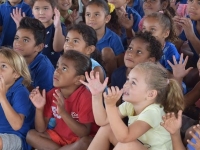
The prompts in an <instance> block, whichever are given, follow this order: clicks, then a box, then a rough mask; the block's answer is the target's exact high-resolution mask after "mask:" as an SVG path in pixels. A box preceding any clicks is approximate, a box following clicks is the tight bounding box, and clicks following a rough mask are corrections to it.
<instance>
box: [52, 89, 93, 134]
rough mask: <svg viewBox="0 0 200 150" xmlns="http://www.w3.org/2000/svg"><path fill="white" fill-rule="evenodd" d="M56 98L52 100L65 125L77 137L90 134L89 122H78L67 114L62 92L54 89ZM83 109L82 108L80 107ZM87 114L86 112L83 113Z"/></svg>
mask: <svg viewBox="0 0 200 150" xmlns="http://www.w3.org/2000/svg"><path fill="white" fill-rule="evenodd" d="M53 96H54V97H55V99H56V100H54V101H53V102H54V103H55V104H56V105H57V113H58V115H60V116H61V118H62V119H63V120H64V122H65V123H66V124H67V126H68V127H69V128H70V129H71V130H72V132H74V133H75V134H76V135H77V136H79V137H84V136H87V135H89V134H90V128H91V123H86V124H83V123H79V122H78V121H76V120H75V119H73V118H72V117H71V114H69V113H68V112H67V111H66V110H65V102H64V101H65V99H64V97H63V95H62V93H61V92H60V91H59V90H56V91H55V93H54V95H53ZM82 109H83V108H82ZM85 115H88V114H85Z"/></svg>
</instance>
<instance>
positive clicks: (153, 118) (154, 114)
mask: <svg viewBox="0 0 200 150" xmlns="http://www.w3.org/2000/svg"><path fill="white" fill-rule="evenodd" d="M149 107H150V108H148V109H146V110H144V111H143V112H141V113H140V114H139V116H138V119H137V120H140V121H144V122H146V123H148V124H149V125H150V126H151V127H152V128H155V127H157V126H159V125H160V122H161V120H162V113H161V109H162V108H160V109H157V108H152V107H151V106H149Z"/></svg>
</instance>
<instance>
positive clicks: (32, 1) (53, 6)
mask: <svg viewBox="0 0 200 150" xmlns="http://www.w3.org/2000/svg"><path fill="white" fill-rule="evenodd" d="M36 1H46V2H48V3H50V5H51V7H52V9H53V10H54V8H56V6H57V1H56V0H31V7H32V8H33V6H34V4H35V2H36Z"/></svg>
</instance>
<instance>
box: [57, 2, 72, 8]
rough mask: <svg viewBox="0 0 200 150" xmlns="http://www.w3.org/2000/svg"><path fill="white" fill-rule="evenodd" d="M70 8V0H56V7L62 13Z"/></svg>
mask: <svg viewBox="0 0 200 150" xmlns="http://www.w3.org/2000/svg"><path fill="white" fill-rule="evenodd" d="M71 6H72V0H58V7H59V9H60V10H62V11H68V10H69V9H70V7H71Z"/></svg>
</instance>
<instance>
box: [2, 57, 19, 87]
mask: <svg viewBox="0 0 200 150" xmlns="http://www.w3.org/2000/svg"><path fill="white" fill-rule="evenodd" d="M0 77H2V78H3V79H4V82H5V85H6V88H7V89H8V88H9V87H11V86H12V85H13V84H14V83H15V80H16V79H17V78H19V75H18V74H17V73H16V72H15V71H14V69H13V68H12V67H11V66H10V64H9V62H8V59H7V58H6V57H5V56H4V55H3V54H0Z"/></svg>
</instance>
